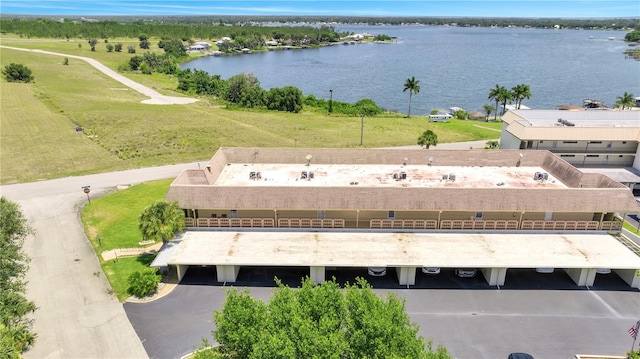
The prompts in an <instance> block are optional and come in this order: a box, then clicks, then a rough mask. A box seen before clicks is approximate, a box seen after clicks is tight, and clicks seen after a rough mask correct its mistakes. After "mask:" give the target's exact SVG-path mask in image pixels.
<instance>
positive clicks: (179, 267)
mask: <svg viewBox="0 0 640 359" xmlns="http://www.w3.org/2000/svg"><path fill="white" fill-rule="evenodd" d="M188 269H189V266H187V265H183V264H178V265H176V273H177V274H178V282H180V281H181V280H182V277H184V274H185V273H187V270H188Z"/></svg>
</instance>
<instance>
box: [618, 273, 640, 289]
mask: <svg viewBox="0 0 640 359" xmlns="http://www.w3.org/2000/svg"><path fill="white" fill-rule="evenodd" d="M614 272H616V274H617V275H618V276H619V277H620V278H622V280H624V281H625V282H627V284H629V285H630V286H631V288H638V289H640V269H616V270H614Z"/></svg>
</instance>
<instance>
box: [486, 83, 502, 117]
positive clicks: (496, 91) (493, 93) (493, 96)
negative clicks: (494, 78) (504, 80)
mask: <svg viewBox="0 0 640 359" xmlns="http://www.w3.org/2000/svg"><path fill="white" fill-rule="evenodd" d="M502 89H504V87H502V86H500V85H498V84H496V87H494V88H492V89H491V90H489V97H487V98H488V99H489V100H494V101H496V107H495V109H496V111H495V112H494V113H493V120H494V121H497V120H498V106H499V105H500V98H499V95H500V91H501V90H502Z"/></svg>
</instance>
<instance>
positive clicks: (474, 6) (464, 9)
mask: <svg viewBox="0 0 640 359" xmlns="http://www.w3.org/2000/svg"><path fill="white" fill-rule="evenodd" d="M0 14H29V15H84V16H91V15H94V16H95V15H143V16H144V15H148V16H152V15H351V16H473V17H562V18H608V17H640V1H638V0H622V1H607V0H604V1H603V0H600V1H582V0H559V1H558V0H528V1H527V0H525V1H511V0H492V1H486V0H439V1H432V0H413V1H380V0H357V1H313V0H303V1H299V0H298V1H286V0H258V1H256V0H253V1H246V0H235V1H211V0H208V1H205V0H185V1H181V0H154V1H148V0H43V1H34V0H0Z"/></svg>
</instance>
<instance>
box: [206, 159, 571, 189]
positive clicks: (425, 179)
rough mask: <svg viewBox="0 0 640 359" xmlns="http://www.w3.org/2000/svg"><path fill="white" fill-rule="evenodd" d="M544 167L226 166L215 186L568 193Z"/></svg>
mask: <svg viewBox="0 0 640 359" xmlns="http://www.w3.org/2000/svg"><path fill="white" fill-rule="evenodd" d="M536 173H540V174H544V173H546V172H545V170H544V169H543V168H541V167H496V166H488V167H485V166H429V165H410V164H409V165H385V164H379V165H364V164H349V165H335V164H311V165H309V166H306V165H304V164H299V163H291V164H288V163H261V164H255V163H254V164H235V163H231V164H227V166H225V167H224V168H223V170H222V172H221V173H220V175H219V176H218V177H217V178H216V180H215V182H214V185H217V186H243V187H281V186H286V187H343V186H363V187H413V188H442V187H449V188H452V187H460V188H495V187H503V188H567V186H565V185H564V184H563V183H562V182H561V181H559V180H558V179H557V178H555V177H554V176H553V175H551V174H548V173H547V174H546V179H545V180H542V179H539V180H535V179H534V176H535V174H536Z"/></svg>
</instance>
